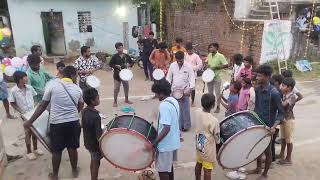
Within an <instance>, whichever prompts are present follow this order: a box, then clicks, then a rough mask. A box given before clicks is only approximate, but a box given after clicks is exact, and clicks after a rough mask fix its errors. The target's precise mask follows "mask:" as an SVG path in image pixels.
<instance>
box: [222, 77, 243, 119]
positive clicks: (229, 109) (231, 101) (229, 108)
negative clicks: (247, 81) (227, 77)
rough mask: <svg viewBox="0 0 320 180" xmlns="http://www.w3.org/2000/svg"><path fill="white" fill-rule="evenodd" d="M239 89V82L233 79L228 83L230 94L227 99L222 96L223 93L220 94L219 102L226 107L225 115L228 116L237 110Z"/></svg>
mask: <svg viewBox="0 0 320 180" xmlns="http://www.w3.org/2000/svg"><path fill="white" fill-rule="evenodd" d="M240 89H241V83H240V82H239V81H235V82H233V83H231V84H230V88H229V90H230V94H229V97H228V99H226V98H225V97H223V93H222V94H221V95H220V98H221V104H222V106H223V107H225V108H226V113H225V116H226V117H227V116H230V115H231V114H234V113H236V112H237V105H238V101H239V91H240Z"/></svg>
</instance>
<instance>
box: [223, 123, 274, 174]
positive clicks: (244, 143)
mask: <svg viewBox="0 0 320 180" xmlns="http://www.w3.org/2000/svg"><path fill="white" fill-rule="evenodd" d="M269 133H270V132H269V130H268V129H267V128H265V126H254V127H250V128H248V129H244V130H243V131H240V132H238V133H237V134H235V135H234V136H232V137H231V138H229V139H228V140H227V141H226V142H225V143H224V144H223V145H222V147H221V148H220V150H219V153H218V162H219V164H220V165H221V166H222V167H223V168H226V169H237V168H240V167H243V166H245V165H247V164H249V163H251V162H252V161H254V160H256V159H257V158H258V157H259V156H260V155H261V154H262V153H263V152H264V150H265V149H266V148H267V147H268V145H269V144H270V142H271V136H270V135H269Z"/></svg>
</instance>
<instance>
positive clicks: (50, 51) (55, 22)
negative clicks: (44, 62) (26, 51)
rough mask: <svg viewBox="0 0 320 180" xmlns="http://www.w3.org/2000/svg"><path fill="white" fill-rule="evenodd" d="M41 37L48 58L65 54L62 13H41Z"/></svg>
mask: <svg viewBox="0 0 320 180" xmlns="http://www.w3.org/2000/svg"><path fill="white" fill-rule="evenodd" d="M41 19H42V26H43V36H44V42H45V47H46V52H47V55H48V56H63V55H65V54H66V43H65V36H64V27H63V18H62V12H53V11H50V12H41Z"/></svg>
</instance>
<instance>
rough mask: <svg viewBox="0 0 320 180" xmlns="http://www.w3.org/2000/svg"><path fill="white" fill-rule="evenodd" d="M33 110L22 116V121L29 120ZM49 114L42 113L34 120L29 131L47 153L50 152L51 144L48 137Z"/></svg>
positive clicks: (46, 112)
mask: <svg viewBox="0 0 320 180" xmlns="http://www.w3.org/2000/svg"><path fill="white" fill-rule="evenodd" d="M34 111H35V110H32V111H29V112H27V113H25V114H23V115H21V118H22V120H23V121H27V120H29V119H30V118H31V116H32V115H33V113H34ZM49 128H50V125H49V112H48V111H44V112H43V113H42V114H41V115H40V116H39V117H38V119H37V120H35V121H34V122H33V123H32V125H31V127H30V129H31V131H32V132H33V133H34V134H35V135H36V136H37V139H38V140H39V141H40V142H41V144H42V145H43V146H44V147H45V148H46V149H47V150H48V151H49V152H52V149H51V142H50V137H49Z"/></svg>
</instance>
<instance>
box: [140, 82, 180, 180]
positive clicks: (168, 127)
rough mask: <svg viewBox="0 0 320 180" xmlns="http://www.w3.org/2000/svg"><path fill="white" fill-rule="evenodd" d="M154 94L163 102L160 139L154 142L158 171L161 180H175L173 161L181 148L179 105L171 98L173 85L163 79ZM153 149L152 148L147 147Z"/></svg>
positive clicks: (161, 104) (157, 83)
mask: <svg viewBox="0 0 320 180" xmlns="http://www.w3.org/2000/svg"><path fill="white" fill-rule="evenodd" d="M152 92H154V93H155V96H156V97H157V98H158V99H159V100H160V101H161V103H160V107H159V117H158V137H157V139H156V140H155V142H154V147H155V148H156V149H157V153H158V154H157V158H156V169H157V171H158V172H159V177H160V180H173V179H174V173H173V161H176V160H177V150H178V149H179V148H180V146H181V145H180V130H179V114H180V112H179V103H178V101H177V100H176V99H175V98H173V97H170V94H171V85H170V83H169V82H168V81H167V80H165V79H163V80H160V81H156V82H155V83H154V84H153V86H152ZM146 149H152V147H146Z"/></svg>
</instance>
